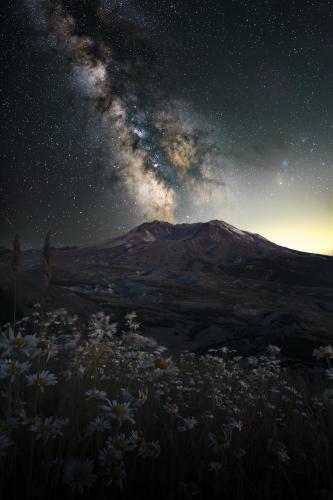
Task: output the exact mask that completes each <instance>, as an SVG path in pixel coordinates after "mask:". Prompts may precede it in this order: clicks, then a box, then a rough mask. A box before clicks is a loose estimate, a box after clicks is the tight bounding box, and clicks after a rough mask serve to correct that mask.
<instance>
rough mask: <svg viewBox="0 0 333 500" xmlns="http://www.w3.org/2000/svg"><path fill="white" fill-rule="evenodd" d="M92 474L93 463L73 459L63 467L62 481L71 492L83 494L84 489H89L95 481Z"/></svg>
mask: <svg viewBox="0 0 333 500" xmlns="http://www.w3.org/2000/svg"><path fill="white" fill-rule="evenodd" d="M96 477H97V476H96V475H95V474H93V461H92V460H80V459H78V458H74V459H72V460H70V461H69V462H67V464H66V465H65V467H64V481H65V483H67V484H69V485H70V487H71V488H72V490H73V492H77V493H83V491H84V489H85V488H91V487H92V486H93V484H94V482H95V481H96Z"/></svg>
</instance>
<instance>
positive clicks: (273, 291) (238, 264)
mask: <svg viewBox="0 0 333 500" xmlns="http://www.w3.org/2000/svg"><path fill="white" fill-rule="evenodd" d="M40 260H41V254H40V251H38V250H30V251H27V252H24V254H23V259H22V261H23V263H22V270H21V272H20V273H19V276H18V296H19V301H18V303H19V307H20V310H21V312H22V314H23V313H26V312H27V310H28V309H29V307H30V306H31V304H32V303H33V301H36V300H37V299H38V296H40V295H41V294H42V289H41V282H42V280H41V271H40ZM52 262H53V264H52V267H53V278H52V286H51V288H50V290H49V292H48V295H47V297H46V300H47V304H48V307H49V308H53V307H60V306H65V307H67V308H68V309H69V310H70V311H72V312H79V313H80V314H81V315H83V316H84V315H88V314H90V313H91V312H93V311H96V310H101V309H104V310H106V311H107V312H109V313H111V315H113V316H114V318H115V319H120V320H121V318H122V317H123V316H124V314H125V313H126V312H128V311H130V310H133V309H134V310H136V311H137V312H138V315H139V318H140V320H141V321H142V324H143V328H144V332H145V333H146V334H148V335H152V336H155V337H156V338H157V339H159V340H160V341H161V343H163V344H166V345H168V346H169V347H170V349H172V350H181V349H184V348H187V349H191V350H195V351H202V350H205V349H207V348H210V347H217V346H221V345H224V344H227V345H230V346H232V347H236V348H237V349H240V350H241V351H242V352H244V353H247V352H257V351H258V350H260V349H262V348H263V347H264V345H266V344H267V343H277V344H279V345H281V346H282V348H283V350H284V352H285V354H286V355H287V356H288V357H289V358H297V359H298V358H304V359H305V358H307V359H310V357H311V351H312V349H313V347H314V346H316V345H318V344H321V343H329V342H330V341H332V329H331V325H332V324H333V307H332V304H333V287H332V283H333V258H332V257H328V256H322V255H314V254H308V253H304V252H298V251H295V250H291V249H288V248H284V247H282V246H279V245H276V244H274V243H272V242H270V241H268V240H266V239H265V238H263V237H262V236H260V235H258V234H252V233H250V232H247V231H241V230H239V229H237V228H235V227H233V226H231V225H229V224H227V223H226V222H223V221H218V220H213V221H210V222H206V223H195V224H175V225H173V224H170V223H167V222H161V221H153V222H150V223H144V224H141V225H140V226H138V227H136V228H134V229H132V230H131V231H129V232H128V233H126V234H124V235H122V236H120V237H117V238H113V239H110V240H106V241H104V242H101V243H99V244H95V245H90V246H86V247H66V248H57V249H52ZM9 263H10V254H8V252H7V253H6V252H4V253H3V254H1V253H0V302H2V307H0V319H2V320H3V321H4V320H8V319H10V315H11V311H12V306H11V305H10V303H11V297H12V293H13V292H12V282H13V279H12V278H13V276H12V274H11V271H10V269H9ZM0 305H1V304H0Z"/></svg>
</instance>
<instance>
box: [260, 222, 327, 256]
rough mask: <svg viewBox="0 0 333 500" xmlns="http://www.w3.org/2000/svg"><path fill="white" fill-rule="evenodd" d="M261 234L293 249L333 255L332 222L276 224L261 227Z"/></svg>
mask: <svg viewBox="0 0 333 500" xmlns="http://www.w3.org/2000/svg"><path fill="white" fill-rule="evenodd" d="M261 234H262V236H264V237H265V238H267V239H268V240H270V241H272V242H273V243H277V244H278V245H282V246H284V247H288V248H292V249H294V250H301V251H303V252H310V253H319V254H324V255H333V224H332V226H331V227H327V226H324V225H323V226H319V225H305V224H303V225H298V226H297V227H295V226H292V225H290V226H287V225H286V226H280V227H279V226H277V227H273V228H269V229H265V230H264V229H263V230H262V232H261Z"/></svg>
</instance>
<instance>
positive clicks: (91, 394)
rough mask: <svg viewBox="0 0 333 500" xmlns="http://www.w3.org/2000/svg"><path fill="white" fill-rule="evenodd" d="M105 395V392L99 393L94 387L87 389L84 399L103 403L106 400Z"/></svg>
mask: <svg viewBox="0 0 333 500" xmlns="http://www.w3.org/2000/svg"><path fill="white" fill-rule="evenodd" d="M106 396H107V394H106V392H105V391H100V390H99V389H96V388H95V387H94V388H93V389H89V391H86V393H85V397H86V399H87V400H90V399H92V400H94V401H103V400H104V399H107V397H106Z"/></svg>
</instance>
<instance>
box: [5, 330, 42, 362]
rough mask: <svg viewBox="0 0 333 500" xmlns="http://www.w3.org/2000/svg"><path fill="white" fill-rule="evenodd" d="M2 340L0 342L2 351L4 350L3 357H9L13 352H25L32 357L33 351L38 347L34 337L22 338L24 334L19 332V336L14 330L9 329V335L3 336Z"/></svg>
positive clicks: (26, 336)
mask: <svg viewBox="0 0 333 500" xmlns="http://www.w3.org/2000/svg"><path fill="white" fill-rule="evenodd" d="M1 336H2V339H1V340H0V349H3V350H4V352H3V356H8V355H9V354H11V353H13V352H18V351H19V352H23V353H24V354H26V355H27V356H29V355H30V353H31V350H32V349H33V348H34V346H35V345H36V342H37V339H36V337H35V336H34V335H25V336H22V333H21V332H20V331H19V332H18V333H17V335H15V333H14V331H13V330H12V328H8V334H7V335H6V334H5V333H2V334H1Z"/></svg>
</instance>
